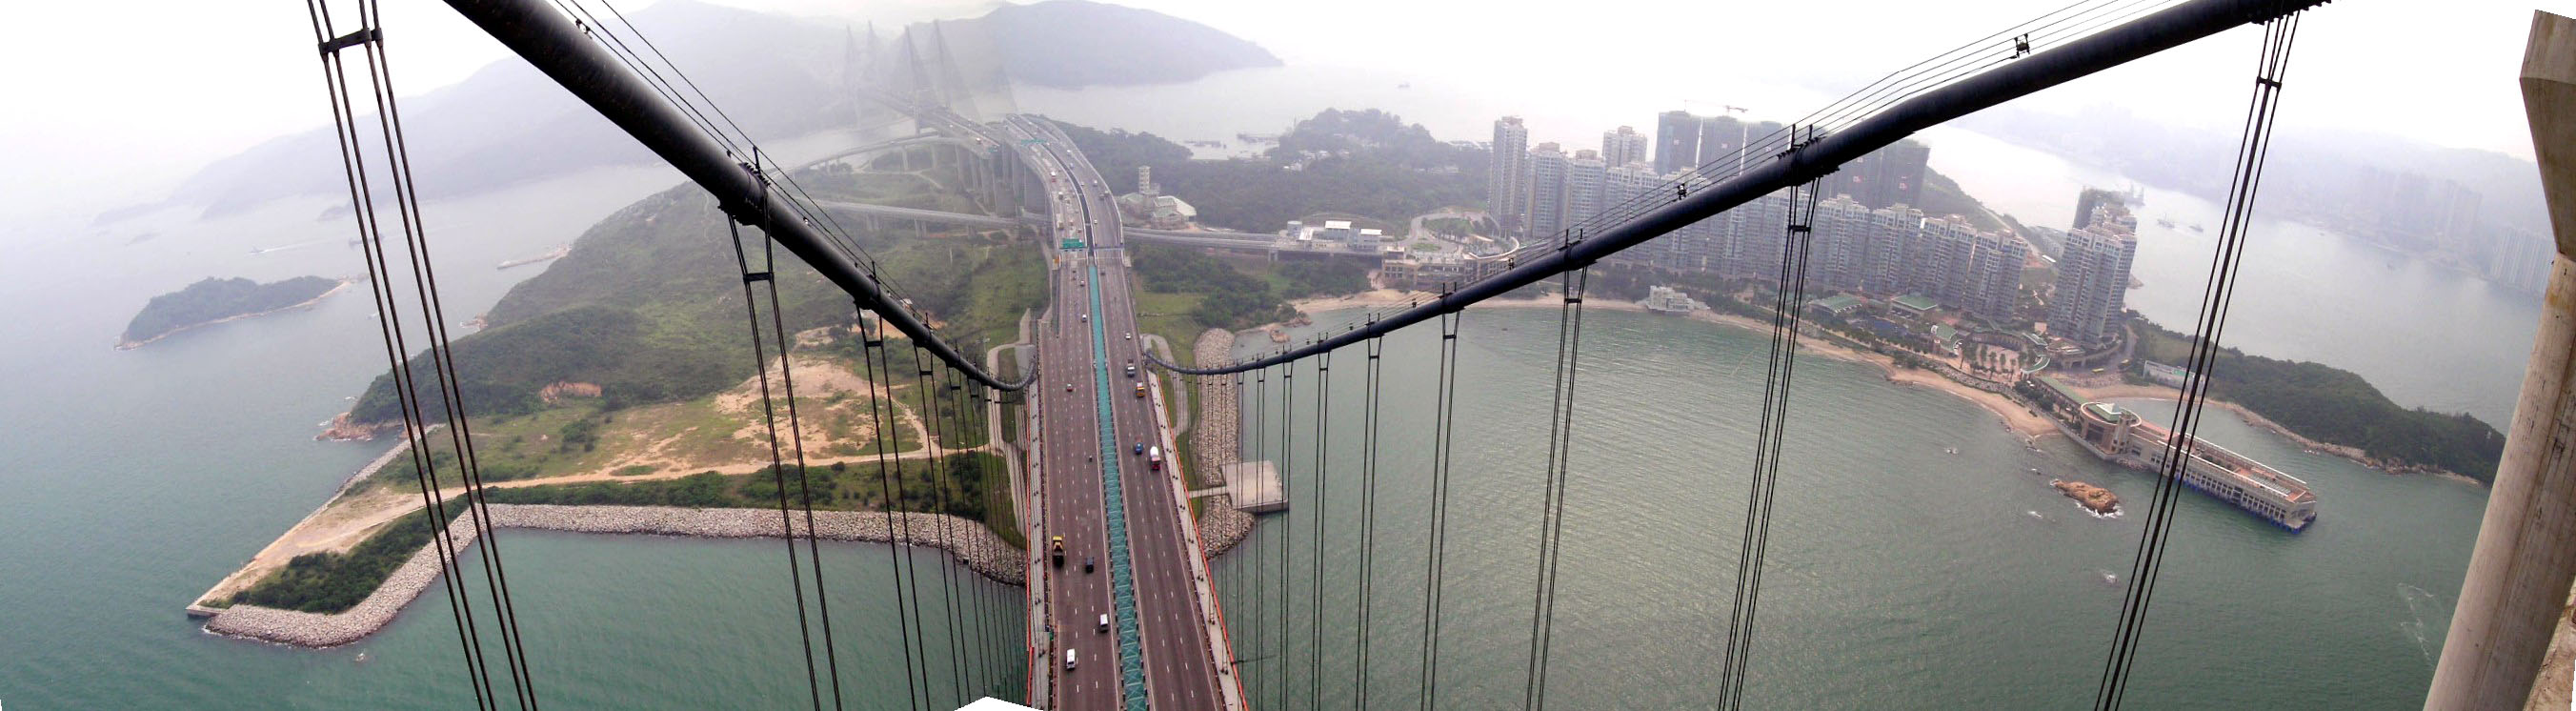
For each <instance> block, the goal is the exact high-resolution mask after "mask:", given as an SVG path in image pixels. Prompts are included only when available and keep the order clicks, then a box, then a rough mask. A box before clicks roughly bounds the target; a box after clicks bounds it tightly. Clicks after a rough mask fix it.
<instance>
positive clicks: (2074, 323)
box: [2048, 211, 2138, 347]
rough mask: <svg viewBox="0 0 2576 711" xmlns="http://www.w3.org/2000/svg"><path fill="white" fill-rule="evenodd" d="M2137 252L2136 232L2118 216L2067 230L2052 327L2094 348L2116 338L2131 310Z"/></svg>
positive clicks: (2050, 314) (2050, 318) (2050, 312)
mask: <svg viewBox="0 0 2576 711" xmlns="http://www.w3.org/2000/svg"><path fill="white" fill-rule="evenodd" d="M2123 213H2125V211H2123ZM2137 257H2138V238H2137V235H2136V233H2134V232H2132V231H2131V230H2129V229H2127V228H2123V227H2121V226H2120V225H2119V223H2118V222H2117V221H2116V220H2096V221H2095V222H2094V223H2093V224H2092V225H2091V226H2088V227H2084V228H2082V229H2077V230H2072V231H2069V232H2067V233H2066V253H2065V256H2063V257H2061V258H2059V259H2058V260H2057V285H2056V290H2055V291H2056V293H2055V295H2054V296H2053V297H2052V300H2051V301H2050V302H2049V308H2048V332H2049V333H2050V334H2053V335H2056V336H2059V337H2062V338H2065V339H2067V340H2071V341H2075V342H2077V343H2081V344H2084V345H2086V346H2091V347H2100V346H2107V345H2110V344H2111V343H2113V342H2116V341H2117V340H2118V338H2119V333H2120V326H2121V324H2122V322H2123V319H2124V313H2125V312H2126V311H2127V309H2128V293H2129V266H2130V264H2131V263H2133V262H2135V261H2136V260H2137Z"/></svg>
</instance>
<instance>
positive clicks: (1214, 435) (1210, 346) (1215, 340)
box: [1190, 328, 1252, 557]
mask: <svg viewBox="0 0 2576 711" xmlns="http://www.w3.org/2000/svg"><path fill="white" fill-rule="evenodd" d="M1191 352H1192V354H1193V355H1195V356H1197V358H1196V359H1195V360H1194V361H1192V362H1196V363H1210V364H1213V363H1225V362H1228V361H1229V360H1231V359H1230V358H1229V355H1228V354H1231V353H1233V352H1234V332H1233V331H1228V330H1225V329H1222V328H1211V329H1208V330H1207V332H1206V333H1202V334H1199V340H1198V343H1197V344H1195V345H1194V346H1193V347H1192V348H1191ZM1235 403H1236V393H1235V387H1234V378H1233V377H1231V376H1229V377H1218V378H1207V379H1203V380H1200V381H1199V416H1198V417H1196V418H1192V419H1193V420H1194V424H1192V425H1191V427H1192V428H1193V429H1191V430H1190V437H1192V439H1191V440H1190V445H1191V447H1192V448H1193V449H1196V450H1197V455H1198V456H1197V458H1198V461H1195V462H1191V463H1190V465H1191V467H1192V471H1195V472H1198V479H1199V480H1200V481H1201V482H1205V483H1208V484H1210V485H1223V484H1224V483H1225V481H1224V474H1223V472H1224V471H1225V470H1224V469H1223V468H1222V467H1223V465H1226V464H1232V463H1234V462H1233V460H1234V459H1235V457H1234V453H1235V452H1238V451H1241V449H1240V448H1239V447H1238V446H1237V445H1236V442H1237V439H1236V438H1237V437H1239V436H1240V434H1238V433H1237V432H1236V428H1237V426H1239V425H1240V424H1242V418H1241V417H1239V416H1238V411H1237V410H1236V409H1235V408H1236V404H1235ZM1250 533H1252V514H1248V513H1244V512H1243V511H1242V510H1240V509H1236V508H1235V507H1234V498H1233V497H1230V496H1225V495H1222V494H1220V495H1217V496H1212V497H1209V498H1208V499H1207V500H1206V501H1203V502H1201V503H1200V505H1199V541H1200V542H1201V543H1203V544H1204V545H1206V546H1207V554H1208V555H1209V556H1211V557H1213V556H1216V555H1218V554H1220V553H1224V552H1226V551H1227V550H1230V549H1232V548H1234V544H1236V543H1241V542H1243V537H1244V536H1246V535H1249V534H1250Z"/></svg>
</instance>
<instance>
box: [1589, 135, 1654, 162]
mask: <svg viewBox="0 0 2576 711" xmlns="http://www.w3.org/2000/svg"><path fill="white" fill-rule="evenodd" d="M1648 158H1649V156H1648V155H1647V153H1646V134H1642V133H1638V132H1637V128H1636V127H1634V126H1621V127H1618V128H1617V129H1613V130H1609V131H1602V132H1601V162H1602V163H1603V164H1605V165H1608V166H1610V167H1613V168H1616V167H1619V166H1623V165H1627V164H1630V163H1635V162H1637V161H1642V160H1647V159H1648Z"/></svg>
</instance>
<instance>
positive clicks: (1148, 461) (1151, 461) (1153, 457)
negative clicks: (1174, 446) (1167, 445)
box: [1145, 445, 1163, 472]
mask: <svg viewBox="0 0 2576 711" xmlns="http://www.w3.org/2000/svg"><path fill="white" fill-rule="evenodd" d="M1145 466H1148V467H1152V468H1153V469H1154V471H1158V472H1159V471H1162V470H1163V448H1162V447H1161V446H1159V445H1157V446H1155V447H1153V448H1151V449H1147V450H1145Z"/></svg>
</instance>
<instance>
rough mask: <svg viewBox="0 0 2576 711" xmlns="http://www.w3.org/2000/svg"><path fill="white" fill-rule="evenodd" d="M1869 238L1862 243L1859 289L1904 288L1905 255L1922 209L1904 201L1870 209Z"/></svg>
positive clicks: (1879, 291)
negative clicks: (1903, 202)
mask: <svg viewBox="0 0 2576 711" xmlns="http://www.w3.org/2000/svg"><path fill="white" fill-rule="evenodd" d="M1868 224H1869V227H1868V232H1869V235H1870V236H1869V239H1868V240H1867V241H1865V242H1863V243H1861V254H1860V290H1861V291H1863V292H1866V293H1871V294H1889V295H1894V294H1900V293H1903V292H1904V289H1905V256H1906V253H1907V250H1908V249H1910V248H1911V247H1912V244H1913V241H1914V236H1915V235H1916V234H1917V233H1919V232H1921V230H1922V228H1923V211H1922V210H1917V209H1914V208H1911V207H1906V206H1904V205H1895V206H1891V207H1882V208H1879V209H1876V210H1871V211H1869V223H1868Z"/></svg>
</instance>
